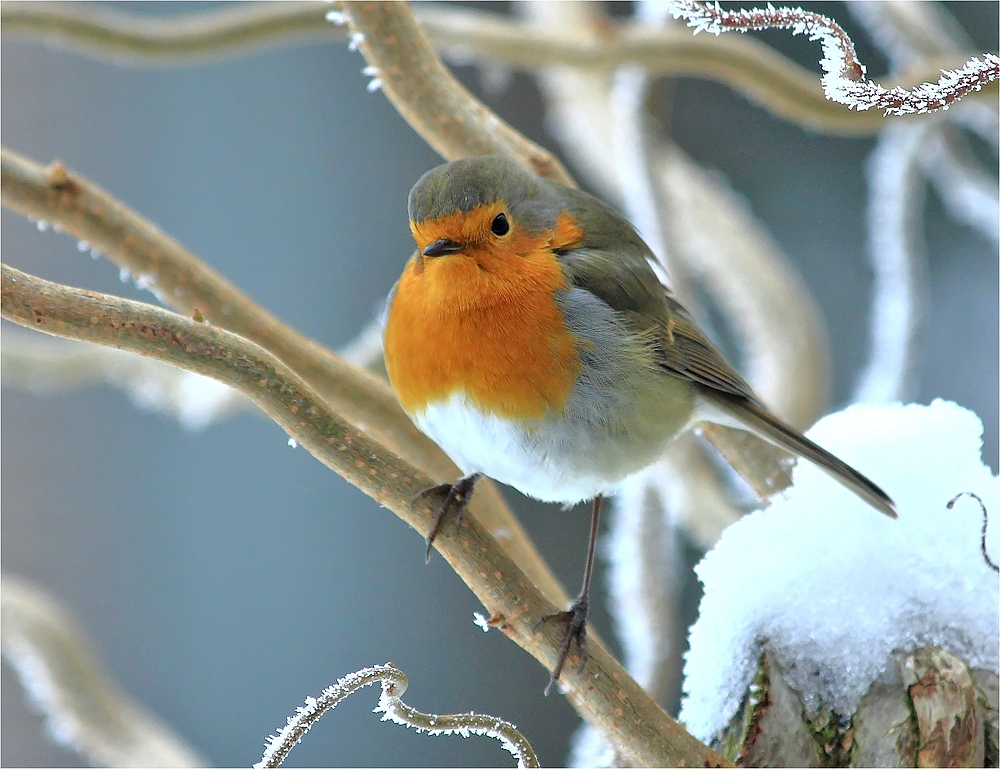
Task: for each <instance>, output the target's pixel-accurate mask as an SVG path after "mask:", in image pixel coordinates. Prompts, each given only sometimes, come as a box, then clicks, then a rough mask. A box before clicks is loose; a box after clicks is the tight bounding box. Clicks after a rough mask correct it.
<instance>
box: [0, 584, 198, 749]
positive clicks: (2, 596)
mask: <svg viewBox="0 0 1000 769" xmlns="http://www.w3.org/2000/svg"><path fill="white" fill-rule="evenodd" d="M0 649H2V650H3V656H4V659H6V660H7V662H8V663H9V664H10V666H11V667H12V668H13V669H14V670H15V671H16V672H17V675H18V677H19V678H20V681H21V685H22V686H23V687H24V690H25V693H26V694H27V695H28V697H29V698H30V700H31V701H32V703H33V704H34V705H35V706H36V707H37V708H38V710H39V711H40V712H41V713H42V715H43V716H44V718H45V722H46V725H47V726H48V729H49V733H50V734H51V735H52V737H53V738H54V739H55V740H56V741H57V742H59V743H60V744H62V745H65V746H67V747H69V748H71V749H73V750H75V751H77V752H78V753H79V754H80V755H81V756H82V757H83V758H85V759H86V760H87V761H89V762H90V763H91V764H92V765H93V766H207V764H206V762H205V758H204V757H202V756H200V755H199V754H198V753H197V752H196V751H195V750H194V749H193V748H192V747H190V746H188V745H187V744H186V743H185V742H184V740H183V739H181V738H180V737H179V736H178V735H176V734H174V732H173V731H172V730H171V729H170V727H169V726H167V725H166V724H165V723H163V722H162V721H161V720H160V719H159V718H157V717H156V716H154V715H153V714H152V713H151V712H149V711H148V710H147V709H146V708H144V707H143V706H142V705H140V704H139V703H138V702H136V701H135V700H133V699H132V698H131V697H130V696H129V695H128V694H126V693H125V691H123V690H122V688H121V686H120V685H119V684H118V682H117V681H115V680H114V679H113V678H112V676H111V674H110V673H109V672H108V671H107V670H105V668H104V666H103V665H101V663H100V662H99V661H98V659H97V655H96V654H95V653H94V651H93V650H92V649H91V646H90V643H89V642H88V640H87V638H86V637H85V634H84V632H83V630H82V628H81V627H80V626H79V624H78V623H77V622H76V621H75V620H74V619H73V617H72V616H70V614H69V612H68V611H67V610H66V609H65V608H64V607H63V606H62V605H61V604H60V602H59V601H57V600H56V599H55V598H53V597H52V596H51V595H49V594H48V593H47V592H46V591H44V590H42V589H41V588H39V587H37V586H36V585H33V584H30V583H28V582H25V581H24V580H22V579H19V578H17V577H10V576H5V577H4V578H3V589H2V590H0Z"/></svg>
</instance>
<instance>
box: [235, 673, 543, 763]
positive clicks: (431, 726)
mask: <svg viewBox="0 0 1000 769" xmlns="http://www.w3.org/2000/svg"><path fill="white" fill-rule="evenodd" d="M376 683H377V684H381V685H382V694H381V696H380V697H379V701H378V705H377V706H376V708H375V712H376V713H384V715H383V716H382V720H383V721H392V722H393V723H397V724H400V725H402V726H409V727H412V728H414V729H416V730H417V731H418V732H422V733H426V734H429V735H431V736H437V735H442V734H461V735H462V736H463V737H468V736H469V735H470V734H478V735H481V736H485V737H493V738H494V739H497V740H500V743H501V744H502V745H503V748H504V750H506V751H507V752H508V753H510V754H511V755H512V756H514V758H516V759H517V765H518V766H519V767H537V766H539V763H538V759H537V758H536V757H535V752H534V750H532V748H531V745H530V743H529V742H528V741H527V740H526V739H525V738H524V736H523V735H522V734H521V733H520V732H519V731H518V730H517V727H516V726H514V724H512V723H510V722H508V721H504V720H503V719H500V718H497V717H496V716H489V715H484V714H482V713H458V714H455V715H446V716H439V715H435V714H433V713H421V712H420V711H419V710H415V709H414V708H411V707H410V706H409V705H407V704H405V703H404V702H403V701H402V696H403V693H404V692H405V691H406V687H407V684H408V682H407V680H406V676H405V675H404V674H403V671H401V670H400V669H399V668H397V667H395V666H394V665H391V664H390V665H375V666H373V667H370V668H364V669H363V670H359V671H357V672H356V673H351V674H350V675H347V676H344V677H343V678H338V679H337V683H335V684H334V685H333V686H329V687H327V688H326V689H324V690H323V693H322V694H321V695H320V696H319V697H309V698H307V699H306V704H305V706H304V707H299V708H298V709H297V710H296V712H295V715H294V716H290V717H289V718H288V722H287V723H286V724H285V726H283V727H281V728H280V729H279V730H278V732H277V733H276V734H273V735H271V736H270V737H269V738H268V740H267V747H266V749H265V750H264V756H263V757H262V758H261V760H260V761H258V762H257V763H256V764H254V769H274V768H275V767H278V766H281V764H282V763H284V761H285V759H286V758H287V757H288V754H289V752H291V750H292V748H293V747H295V745H296V744H297V743H298V742H299V741H300V740H301V739H302V738H303V737H304V736H305V734H306V732H308V731H309V730H310V729H311V728H312V727H313V725H314V724H315V723H316V722H317V721H319V719H320V717H321V716H322V715H323V714H324V713H326V712H327V711H329V710H333V709H334V708H335V707H337V705H339V704H340V703H341V702H343V701H344V700H345V699H347V698H348V697H350V696H351V695H352V694H354V693H355V692H356V691H359V690H360V689H363V688H364V687H366V686H371V685H372V684H376Z"/></svg>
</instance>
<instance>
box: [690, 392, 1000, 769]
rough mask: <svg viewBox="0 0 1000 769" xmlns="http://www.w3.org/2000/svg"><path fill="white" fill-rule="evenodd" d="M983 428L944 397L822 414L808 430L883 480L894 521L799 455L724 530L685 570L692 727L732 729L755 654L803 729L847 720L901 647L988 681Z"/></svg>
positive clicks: (988, 549)
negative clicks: (948, 658) (694, 604)
mask: <svg viewBox="0 0 1000 769" xmlns="http://www.w3.org/2000/svg"><path fill="white" fill-rule="evenodd" d="M982 435H983V425H982V422H981V421H980V419H979V418H978V417H977V416H976V415H975V414H974V413H972V412H971V411H968V410H966V409H963V408H961V407H960V406H958V405H957V404H955V403H951V402H948V401H942V400H935V401H934V402H932V403H931V404H930V405H929V406H924V405H919V404H906V405H903V404H899V403H893V404H886V405H854V406H851V407H849V408H848V409H846V410H844V411H841V412H837V413H835V414H831V415H829V416H827V417H824V418H823V419H822V420H820V421H819V422H817V423H816V425H815V426H814V427H813V428H812V429H811V430H810V431H809V432H808V436H809V437H810V438H811V439H812V440H814V441H816V442H817V443H819V444H820V445H822V446H825V447H826V448H828V449H829V450H831V451H833V452H834V453H835V454H837V456H840V457H843V458H844V459H845V460H846V461H847V462H849V463H850V464H851V465H852V466H854V467H857V468H859V469H860V470H861V471H863V472H864V473H866V474H867V475H869V476H870V477H872V478H875V479H876V480H877V481H878V483H880V484H882V485H883V486H884V487H885V488H886V489H888V490H889V493H891V494H892V496H893V498H894V499H895V500H896V503H897V505H898V506H899V519H898V520H895V521H892V520H889V519H885V520H884V521H883V520H882V519H881V517H879V516H876V515H875V514H874V513H873V512H872V511H871V510H870V509H868V508H866V507H865V505H864V504H863V503H861V502H857V501H855V500H853V499H851V498H850V497H849V496H848V494H847V493H843V492H841V490H840V489H837V488H831V484H830V483H829V481H828V480H827V479H826V478H824V477H822V473H821V471H819V470H818V469H817V468H816V467H814V466H812V465H810V464H808V463H804V462H803V463H800V464H799V465H798V466H796V468H795V474H794V484H793V485H792V487H791V488H790V490H789V491H788V493H787V495H786V497H785V498H784V499H780V500H776V501H775V502H774V503H773V504H772V505H771V506H770V507H769V508H767V509H765V510H759V511H756V512H753V513H751V514H749V515H747V516H745V517H744V518H742V519H741V520H739V521H737V522H736V523H735V524H733V525H732V526H730V527H729V528H728V529H726V531H725V532H724V533H723V535H722V538H721V539H720V540H719V544H718V545H716V547H715V548H714V549H713V550H712V551H711V552H710V553H708V555H706V556H705V559H704V560H703V561H702V562H701V563H700V564H699V565H698V566H697V567H696V569H695V571H696V572H697V574H698V577H699V579H700V580H701V581H702V584H703V585H704V587H705V594H704V598H703V599H702V602H701V606H700V609H699V617H698V621H697V622H696V623H695V624H694V625H693V626H692V628H691V634H690V650H689V651H688V653H687V658H686V664H685V675H686V678H685V681H684V691H685V694H686V698H685V700H684V704H683V706H682V709H681V719H682V720H683V722H684V723H685V724H686V725H687V727H688V728H689V729H690V730H691V732H692V733H693V734H694V735H695V736H697V737H700V738H701V739H705V740H709V741H711V740H713V739H714V738H716V737H717V736H718V735H720V734H722V733H723V731H724V730H725V729H726V728H727V726H728V725H730V724H731V719H732V718H733V716H734V715H735V714H737V713H738V711H739V708H740V707H741V702H743V701H744V698H745V696H746V694H747V692H750V693H751V694H753V693H754V690H753V689H752V688H751V687H752V685H753V680H754V676H755V670H756V668H757V666H758V661H759V659H760V657H761V654H762V653H764V652H767V653H768V654H769V655H770V656H771V658H772V660H773V662H774V663H775V664H776V665H778V666H780V668H781V669H782V670H783V671H784V676H785V681H786V683H787V684H788V685H789V686H790V687H791V689H792V690H794V691H795V692H796V693H797V695H798V696H799V697H801V702H802V705H803V706H804V707H805V715H806V717H807V718H808V719H809V720H810V721H811V722H813V723H823V722H824V720H829V719H830V718H833V719H834V721H838V720H841V719H850V717H851V716H852V715H853V714H855V713H856V711H857V708H858V706H859V703H860V702H861V700H862V698H863V697H864V696H865V694H866V692H868V691H869V689H870V688H871V687H872V685H873V684H874V683H875V682H876V681H877V680H878V679H879V678H880V676H882V675H883V674H884V673H885V671H886V670H888V669H889V668H891V667H892V666H893V665H894V663H893V659H894V657H893V655H895V654H903V655H907V654H911V653H914V652H915V651H917V650H919V649H921V648H924V647H937V648H940V649H943V650H945V651H947V652H948V653H949V654H951V655H954V656H955V657H958V658H959V659H961V660H963V662H964V664H966V665H968V667H969V668H970V670H981V671H985V673H986V674H988V675H990V676H994V677H995V676H996V674H997V671H998V670H1000V660H998V654H997V649H998V635H997V621H996V619H997V606H998V599H1000V594H998V589H997V588H998V585H997V579H996V575H995V573H994V572H993V571H992V568H993V567H992V565H988V564H989V563H990V562H992V563H995V562H996V557H995V556H996V553H997V544H998V539H997V529H996V509H997V499H998V496H997V495H998V492H1000V485H998V482H997V477H996V476H995V475H994V474H993V472H992V470H991V469H990V468H989V467H987V466H986V465H984V464H983V461H982V456H981V450H982ZM977 498H978V499H979V500H981V501H982V504H981V505H979V506H977V505H976V504H974V502H975V500H976V499H977ZM983 523H985V524H986V535H985V536H984V535H983V534H982V533H981V532H982V528H981V527H982V524H983ZM983 554H985V555H986V558H987V563H984V562H983V558H982V557H981V556H982V555H983ZM776 564H780V565H776ZM748 580H750V581H752V588H749V589H748ZM994 680H995V678H994ZM790 765H792V766H795V765H797V764H795V763H792V764H790ZM859 765H881V764H879V763H875V764H859ZM899 765H900V766H902V765H904V764H899ZM926 765H929V766H935V765H941V764H937V763H935V762H931V763H929V764H926ZM969 765H972V764H969Z"/></svg>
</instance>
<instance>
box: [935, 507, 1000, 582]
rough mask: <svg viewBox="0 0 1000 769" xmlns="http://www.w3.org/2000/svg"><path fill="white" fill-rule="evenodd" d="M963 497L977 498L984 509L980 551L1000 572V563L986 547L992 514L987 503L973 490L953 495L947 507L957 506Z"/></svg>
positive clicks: (995, 569)
mask: <svg viewBox="0 0 1000 769" xmlns="http://www.w3.org/2000/svg"><path fill="white" fill-rule="evenodd" d="M962 497H972V498H973V499H974V500H976V502H978V503H979V509H980V510H982V511H983V527H982V529H981V530H980V532H979V551H980V552H981V553H982V554H983V560H984V561H985V562H986V565H987V566H989V567H990V568H991V569H993V571H996V572H1000V564H997V562H996V561H994V560H993V559H992V558H990V554H989V552H988V551H987V549H986V531H987V530H988V529H989V526H990V514H989V512H988V511H987V510H986V505H985V504H984V503H983V500H982V499H981V498H980V496H979V495H978V494H975V493H973V492H971V491H963V492H960V493H959V494H956V495H955V496H954V497H952V498H951V499H950V500H949V501H948V504H947V505H945V507H947V508H948V509H949V510H951V509H953V508H954V507H955V503H956V502H958V500H959V499H961V498H962Z"/></svg>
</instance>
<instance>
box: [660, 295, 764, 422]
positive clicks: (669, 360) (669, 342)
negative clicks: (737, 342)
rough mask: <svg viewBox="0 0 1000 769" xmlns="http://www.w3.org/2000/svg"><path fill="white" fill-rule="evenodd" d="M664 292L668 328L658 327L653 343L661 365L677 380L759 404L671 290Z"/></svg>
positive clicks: (741, 378) (664, 326)
mask: <svg viewBox="0 0 1000 769" xmlns="http://www.w3.org/2000/svg"><path fill="white" fill-rule="evenodd" d="M663 291H664V299H665V302H666V305H667V312H668V318H667V321H666V324H664V323H662V322H660V323H658V326H659V332H660V333H659V334H658V335H657V337H656V341H655V342H654V344H658V346H659V349H658V350H657V352H658V355H659V358H660V361H661V365H662V366H663V367H664V368H665V369H666V370H667V371H669V372H671V373H673V374H676V375H677V376H683V377H685V378H687V379H690V380H692V381H694V382H698V383H699V384H702V385H705V386H706V387H710V388H712V389H714V390H720V391H721V392H724V393H727V394H728V395H737V396H740V397H743V398H746V399H747V400H749V401H751V402H753V403H754V404H759V401H758V400H757V396H756V395H754V392H753V390H752V389H750V385H748V384H747V383H746V380H744V379H743V377H741V376H740V375H739V373H738V372H737V371H736V369H734V368H733V367H732V366H731V365H730V364H729V361H727V360H726V359H725V358H724V357H723V356H722V353H721V352H719V350H718V349H717V348H716V347H715V345H713V344H712V342H711V341H709V339H708V337H706V336H705V334H704V333H702V330H701V329H700V328H698V326H697V325H696V324H695V322H694V319H693V318H692V317H691V315H690V314H689V313H688V311H687V310H686V309H684V307H683V305H681V303H680V302H678V301H677V300H676V299H674V297H673V296H672V295H671V294H670V291H669V289H667V288H666V287H664V289H663Z"/></svg>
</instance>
